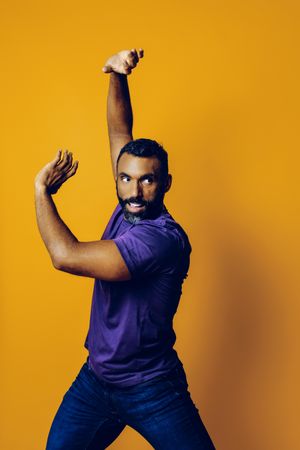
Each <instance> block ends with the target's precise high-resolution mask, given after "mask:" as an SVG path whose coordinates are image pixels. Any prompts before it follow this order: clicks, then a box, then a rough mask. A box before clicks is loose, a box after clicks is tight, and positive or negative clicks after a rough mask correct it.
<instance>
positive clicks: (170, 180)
mask: <svg viewBox="0 0 300 450" xmlns="http://www.w3.org/2000/svg"><path fill="white" fill-rule="evenodd" d="M171 185H172V175H171V174H170V173H169V174H168V176H167V179H166V181H165V192H168V190H169V189H170V187H171Z"/></svg>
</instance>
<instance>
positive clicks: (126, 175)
mask: <svg viewBox="0 0 300 450" xmlns="http://www.w3.org/2000/svg"><path fill="white" fill-rule="evenodd" d="M171 181H172V178H171V175H168V178H167V180H165V181H163V180H162V179H161V174H160V161H159V159H157V158H156V157H155V156H151V157H147V158H144V157H138V156H134V155H130V154H128V153H123V155H122V156H121V157H120V159H119V162H118V168H117V180H116V188H117V196H118V199H119V202H120V205H121V206H122V209H123V213H124V217H125V219H126V220H128V221H129V222H131V223H135V222H137V221H139V220H141V219H149V218H154V217H156V216H157V215H159V213H160V212H161V211H162V208H163V200H164V195H165V193H166V192H167V191H168V190H169V189H170V187H171Z"/></svg>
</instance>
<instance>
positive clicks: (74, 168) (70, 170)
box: [66, 161, 79, 180]
mask: <svg viewBox="0 0 300 450" xmlns="http://www.w3.org/2000/svg"><path fill="white" fill-rule="evenodd" d="M78 164H79V161H75V162H74V164H73V165H72V166H71V168H70V169H69V170H68V172H67V173H66V180H67V179H68V178H71V177H72V176H73V175H75V173H76V171H77V169H78Z"/></svg>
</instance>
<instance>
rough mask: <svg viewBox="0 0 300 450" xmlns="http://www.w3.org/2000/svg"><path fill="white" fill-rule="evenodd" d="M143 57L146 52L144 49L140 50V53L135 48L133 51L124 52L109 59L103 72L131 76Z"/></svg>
mask: <svg viewBox="0 0 300 450" xmlns="http://www.w3.org/2000/svg"><path fill="white" fill-rule="evenodd" d="M143 56H144V50H143V49H142V48H140V49H139V51H138V52H137V51H136V49H135V48H133V49H132V50H122V51H121V52H119V53H117V54H116V55H113V56H111V57H110V58H108V60H107V61H106V63H105V65H104V67H103V68H102V70H103V72H105V73H110V72H115V73H120V74H123V75H129V74H130V73H131V71H132V69H133V68H134V67H135V66H136V65H137V63H138V62H139V59H140V58H143Z"/></svg>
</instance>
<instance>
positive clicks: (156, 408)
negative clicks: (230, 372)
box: [46, 362, 215, 450]
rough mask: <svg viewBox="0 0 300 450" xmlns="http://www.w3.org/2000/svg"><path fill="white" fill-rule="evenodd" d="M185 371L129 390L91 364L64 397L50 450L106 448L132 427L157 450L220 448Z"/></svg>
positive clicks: (84, 368) (143, 383) (207, 449)
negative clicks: (202, 416) (111, 382)
mask: <svg viewBox="0 0 300 450" xmlns="http://www.w3.org/2000/svg"><path fill="white" fill-rule="evenodd" d="M187 388H188V383H187V380H186V375H185V372H184V369H183V368H182V367H179V368H176V369H173V370H172V371H171V372H169V373H168V374H167V375H162V376H158V377H156V378H153V379H152V380H149V381H145V382H142V383H139V384H137V385H135V386H130V387H127V388H117V387H115V386H112V385H108V384H107V383H106V382H103V381H101V380H100V379H99V378H98V377H97V376H96V374H95V373H94V372H93V370H92V369H91V368H90V367H89V365H88V363H87V362H85V363H84V364H83V366H82V368H81V370H80V372H79V374H78V375H77V377H76V379H75V381H74V382H73V384H72V385H71V387H70V389H69V390H68V391H67V393H66V394H65V396H64V397H63V401H62V403H61V405H60V407H59V409H58V411H57V413H56V416H55V418H54V420H53V423H52V426H51V429H50V433H49V436H48V441H47V448H46V450H83V449H87V450H102V449H105V448H107V447H108V446H109V445H110V444H111V443H112V442H113V441H114V440H115V439H116V438H117V437H118V436H119V434H120V433H121V432H122V430H123V429H124V428H125V426H126V425H129V426H130V427H132V428H134V429H135V430H136V431H137V432H138V433H140V434H141V435H142V436H143V437H144V438H145V439H146V440H147V441H148V442H149V443H150V444H151V445H152V446H153V448H155V449H157V450H213V449H215V447H214V445H213V443H212V441H211V439H210V437H209V435H208V433H207V431H206V429H205V427H204V425H203V423H202V421H201V419H200V416H199V413H198V409H197V408H196V406H195V404H194V403H193V401H192V399H191V397H190V393H189V391H188V389H187Z"/></svg>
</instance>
